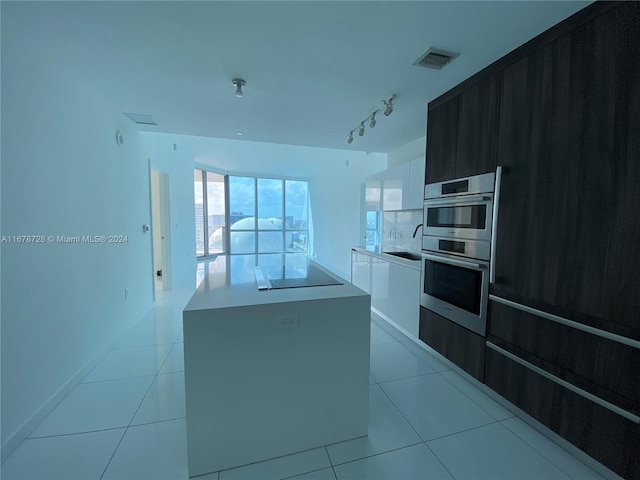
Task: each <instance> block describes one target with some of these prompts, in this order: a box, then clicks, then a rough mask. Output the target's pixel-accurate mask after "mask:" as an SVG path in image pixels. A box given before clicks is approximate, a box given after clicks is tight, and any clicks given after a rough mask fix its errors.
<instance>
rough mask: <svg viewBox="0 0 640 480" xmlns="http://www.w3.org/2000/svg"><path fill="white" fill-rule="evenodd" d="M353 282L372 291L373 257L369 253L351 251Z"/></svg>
mask: <svg viewBox="0 0 640 480" xmlns="http://www.w3.org/2000/svg"><path fill="white" fill-rule="evenodd" d="M351 283H353V284H354V285H355V286H356V287H358V288H360V289H361V290H364V291H365V292H367V293H369V294H370V293H371V257H370V256H369V255H366V254H364V253H359V252H356V251H354V250H352V251H351Z"/></svg>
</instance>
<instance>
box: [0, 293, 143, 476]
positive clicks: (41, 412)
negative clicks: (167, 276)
mask: <svg viewBox="0 0 640 480" xmlns="http://www.w3.org/2000/svg"><path fill="white" fill-rule="evenodd" d="M153 308H155V305H152V306H151V308H150V309H149V310H148V311H149V312H150V311H151V310H152V309H153ZM141 318H144V316H141V317H139V318H138V321H136V322H135V323H134V324H133V326H127V327H125V328H123V329H122V331H121V332H120V333H119V334H118V335H116V336H115V337H114V340H113V341H112V342H110V343H109V344H108V345H107V346H106V347H104V348H103V349H102V350H100V352H98V353H97V354H96V355H94V356H93V357H92V358H91V359H90V360H89V361H88V362H86V363H85V364H84V365H83V366H82V367H81V368H80V369H79V370H78V371H77V372H76V373H75V374H74V375H73V376H72V377H71V378H70V379H69V380H68V381H67V382H66V383H65V384H64V385H62V386H61V387H60V388H59V389H58V390H57V391H56V392H55V393H54V394H53V395H51V396H50V397H49V398H48V399H47V400H46V401H45V402H44V404H42V406H40V408H38V409H37V410H36V411H35V412H34V413H33V414H32V415H31V416H30V417H29V418H28V419H27V420H26V421H25V422H24V423H23V424H22V425H21V426H20V427H18V429H17V430H16V431H15V432H13V433H12V434H11V435H9V438H7V440H5V441H4V442H3V443H2V445H1V446H0V463H4V461H5V460H6V459H7V458H9V456H10V455H11V454H12V453H13V452H15V451H16V449H17V448H18V447H19V446H20V445H21V444H22V442H24V441H25V440H26V439H27V438H29V435H31V433H33V431H34V430H35V429H36V428H37V427H38V425H40V423H42V421H43V420H44V419H45V418H46V417H47V415H49V414H50V413H51V412H52V411H53V410H54V409H55V408H56V407H57V406H58V405H59V404H60V402H62V400H64V399H65V397H66V396H67V395H68V394H69V393H71V391H72V390H73V389H74V388H75V387H76V386H77V385H78V384H79V383H80V382H81V381H82V380H83V379H84V377H86V376H87V374H88V373H89V372H90V371H91V370H93V369H94V368H95V367H96V366H97V365H98V363H100V361H101V360H102V359H103V358H104V357H106V356H107V354H108V353H109V352H110V351H111V350H113V348H114V347H115V346H116V345H117V344H118V343H120V342H121V341H122V339H124V337H125V336H126V335H127V334H128V333H129V332H130V331H131V329H132V328H134V327H135V326H136V325H137V324H138V322H139V321H140V319H141Z"/></svg>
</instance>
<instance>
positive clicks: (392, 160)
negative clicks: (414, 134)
mask: <svg viewBox="0 0 640 480" xmlns="http://www.w3.org/2000/svg"><path fill="white" fill-rule="evenodd" d="M426 146H427V136H426V135H425V136H424V137H420V138H416V139H415V140H414V141H412V142H409V143H406V144H404V145H402V146H401V147H399V148H397V149H395V150H393V151H391V152H389V158H388V163H389V167H395V166H396V165H400V164H402V163H406V162H410V161H412V160H415V159H416V158H424V156H425V152H426Z"/></svg>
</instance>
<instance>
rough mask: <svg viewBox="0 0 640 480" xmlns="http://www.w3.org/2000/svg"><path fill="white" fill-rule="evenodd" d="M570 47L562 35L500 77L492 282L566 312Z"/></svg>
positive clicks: (569, 221)
mask: <svg viewBox="0 0 640 480" xmlns="http://www.w3.org/2000/svg"><path fill="white" fill-rule="evenodd" d="M569 56H570V41H569V39H568V38H567V37H566V36H565V37H562V38H560V39H558V40H556V41H555V42H553V43H552V44H550V45H547V46H545V47H543V48H541V49H539V50H536V51H535V52H534V53H533V54H531V55H529V56H528V57H526V58H524V59H522V60H520V61H519V62H517V63H515V64H513V65H512V66H510V67H509V68H507V69H506V70H505V71H504V72H503V81H502V85H503V86H502V95H501V100H500V118H499V139H498V165H502V166H503V169H504V170H503V177H502V188H501V196H500V205H499V216H498V218H499V224H498V231H497V235H496V238H495V241H496V242H497V252H498V253H497V257H496V279H497V283H498V285H499V287H500V288H501V289H503V290H505V291H507V292H509V293H513V294H515V295H520V296H523V297H525V298H532V299H534V300H536V301H540V302H544V303H548V304H552V305H559V306H561V307H566V306H567V304H568V297H569V287H570V286H569V284H568V283H567V282H566V278H565V275H566V265H565V261H566V258H567V252H568V251H569V250H570V249H571V244H570V239H569V238H568V236H567V235H566V230H567V228H570V227H571V225H572V222H573V218H572V214H573V212H574V211H575V209H576V208H577V205H576V203H575V199H574V198H573V196H572V192H571V191H570V189H569V188H568V187H569V178H572V177H573V176H574V175H575V173H576V172H575V171H574V170H575V168H576V167H577V165H575V164H573V163H572V162H570V161H568V160H569V157H570V150H571V148H572V147H571V145H570V144H568V143H567V141H566V138H567V131H568V129H569V124H570V122H571V115H570V110H569V101H568V98H569V93H570V89H571V87H570V84H569V81H568V79H567V69H568V66H567V65H566V64H565V63H566V61H567V59H568V58H569Z"/></svg>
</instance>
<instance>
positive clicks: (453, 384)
mask: <svg viewBox="0 0 640 480" xmlns="http://www.w3.org/2000/svg"><path fill="white" fill-rule="evenodd" d="M454 373H455V372H454ZM438 375H440V372H438ZM440 376H441V377H442V379H443V380H444V381H445V382H447V383H448V384H449V385H451V386H452V387H453V388H455V389H456V390H458V391H459V392H460V393H461V394H462V395H464V396H465V397H467V398H468V399H469V400H471V401H472V402H473V403H475V404H476V405H477V406H478V407H479V408H480V409H481V410H482V411H483V412H485V413H486V414H487V415H489V416H490V417H491V418H495V419H496V420H497V421H498V422H501V421H502V420H507V419H506V418H505V419H499V418H496V417H494V416H493V415H491V413H490V412H489V411H487V409H485V408H484V407H483V406H482V405H480V404H479V403H478V402H476V401H475V400H474V399H473V398H471V397H470V396H469V395H467V394H466V393H465V392H464V391H462V389H460V388H459V387H458V386H457V385H456V384H455V383H453V382H450V381H449V380H448V379H447V377H445V376H444V375H440ZM460 378H462V380H464V381H465V382H466V380H465V379H464V377H460ZM467 383H469V382H467ZM469 385H471V386H472V387H473V388H476V387H475V386H474V385H473V384H471V383H469ZM478 391H480V390H478ZM480 393H481V394H483V395H485V394H484V393H483V392H482V391H480ZM487 398H489V399H490V400H492V401H494V402H495V400H493V399H492V398H491V397H489V396H488V395H487ZM496 403H498V402H496ZM498 405H500V404H498ZM500 406H501V407H502V405H500ZM502 408H504V409H505V410H506V411H507V412H509V413H510V414H511V417H509V418H513V417H515V416H516V415H515V414H514V413H513V412H512V411H511V410H509V409H507V408H505V407H502Z"/></svg>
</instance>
